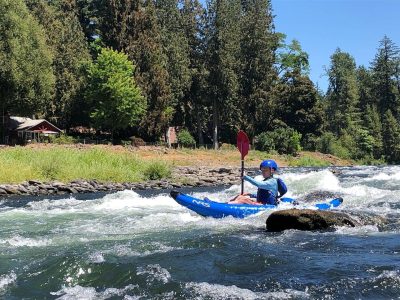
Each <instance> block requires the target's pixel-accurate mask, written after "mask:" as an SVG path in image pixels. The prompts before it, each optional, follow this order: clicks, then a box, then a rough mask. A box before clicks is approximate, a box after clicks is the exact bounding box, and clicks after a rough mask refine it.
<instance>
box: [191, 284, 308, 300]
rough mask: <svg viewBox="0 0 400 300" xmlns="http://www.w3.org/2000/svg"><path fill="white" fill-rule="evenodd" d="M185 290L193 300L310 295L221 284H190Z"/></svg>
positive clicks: (285, 297) (298, 297) (288, 290)
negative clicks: (255, 289)
mask: <svg viewBox="0 0 400 300" xmlns="http://www.w3.org/2000/svg"><path fill="white" fill-rule="evenodd" d="M185 288H186V289H188V290H190V291H191V292H192V293H194V294H195V296H194V297H193V299H204V297H206V298H208V297H210V298H211V299H246V300H251V299H293V297H295V298H296V299H302V298H304V299H307V298H309V294H307V293H306V292H302V291H296V290H292V289H286V290H284V291H279V292H268V293H263V292H253V291H251V290H249V289H243V288H239V287H237V286H236V285H231V286H225V285H220V284H210V283H207V282H200V283H195V282H190V283H187V284H185Z"/></svg>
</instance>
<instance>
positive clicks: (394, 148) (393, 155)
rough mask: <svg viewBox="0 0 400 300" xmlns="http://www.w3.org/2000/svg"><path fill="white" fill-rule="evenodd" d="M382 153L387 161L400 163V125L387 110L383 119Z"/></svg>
mask: <svg viewBox="0 0 400 300" xmlns="http://www.w3.org/2000/svg"><path fill="white" fill-rule="evenodd" d="M383 140H384V141H385V142H384V154H385V157H386V160H387V161H388V162H389V163H400V125H399V123H398V122H397V120H396V119H395V118H394V116H393V114H392V112H391V111H390V110H388V111H387V112H386V113H385V116H384V120H383Z"/></svg>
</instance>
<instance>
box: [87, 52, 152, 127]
mask: <svg viewBox="0 0 400 300" xmlns="http://www.w3.org/2000/svg"><path fill="white" fill-rule="evenodd" d="M134 69H135V66H134V65H133V64H132V63H131V62H130V61H129V59H128V56H127V55H126V54H123V53H119V52H117V51H114V50H111V49H102V51H101V53H100V54H99V56H98V57H97V60H96V61H95V63H94V64H93V65H91V66H90V68H89V70H88V77H89V85H88V90H87V99H88V101H89V103H90V104H91V106H92V109H93V112H92V113H91V117H92V120H93V122H94V124H95V126H96V127H97V128H99V129H109V130H111V131H112V132H114V131H115V130H117V129H125V128H127V127H128V126H136V125H138V123H139V121H140V119H141V117H142V116H143V115H144V113H145V111H146V99H145V98H144V97H143V96H142V95H141V91H140V89H139V88H138V87H137V86H136V83H135V81H134V79H133V74H134Z"/></svg>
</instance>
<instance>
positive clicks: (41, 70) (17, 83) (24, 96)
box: [0, 0, 54, 116]
mask: <svg viewBox="0 0 400 300" xmlns="http://www.w3.org/2000/svg"><path fill="white" fill-rule="evenodd" d="M0 16H1V17H0V101H1V109H2V113H4V112H5V111H9V112H10V113H12V114H19V115H22V116H32V115H35V114H41V115H43V114H44V112H45V110H46V107H47V106H48V104H49V102H50V100H51V98H52V96H53V92H54V75H53V69H52V63H53V55H52V53H51V51H50V49H49V48H48V47H47V45H46V38H45V33H44V30H43V28H42V27H41V26H40V25H39V24H38V22H37V21H36V20H35V18H34V17H33V16H32V15H31V14H30V12H29V10H28V9H27V7H26V5H25V3H24V1H22V0H0Z"/></svg>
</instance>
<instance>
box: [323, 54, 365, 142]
mask: <svg viewBox="0 0 400 300" xmlns="http://www.w3.org/2000/svg"><path fill="white" fill-rule="evenodd" d="M328 76H329V86H328V91H327V95H326V100H327V115H328V118H329V128H330V130H331V131H332V132H334V133H335V134H336V135H341V134H343V133H345V132H347V133H351V132H353V133H354V132H355V129H356V127H357V126H359V125H360V115H359V112H358V109H357V105H358V101H359V95H358V88H357V77H356V64H355V61H354V58H353V57H351V56H350V54H348V53H346V52H342V51H341V50H340V49H337V50H336V51H335V53H334V54H333V55H332V56H331V66H330V68H329V70H328Z"/></svg>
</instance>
